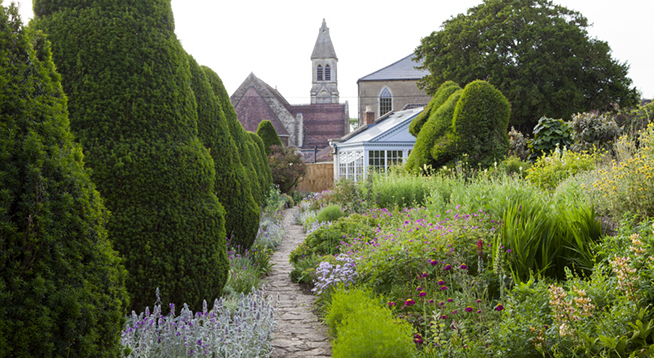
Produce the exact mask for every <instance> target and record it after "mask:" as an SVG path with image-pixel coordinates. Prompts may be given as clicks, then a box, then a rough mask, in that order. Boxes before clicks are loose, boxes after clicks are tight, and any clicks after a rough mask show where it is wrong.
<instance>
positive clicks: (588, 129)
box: [570, 113, 621, 152]
mask: <svg viewBox="0 0 654 358" xmlns="http://www.w3.org/2000/svg"><path fill="white" fill-rule="evenodd" d="M571 125H572V146H571V147H570V149H572V150H574V151H575V152H580V151H594V150H601V151H607V150H609V149H611V147H612V146H613V142H614V141H615V140H616V139H617V137H618V135H619V134H620V132H621V131H620V128H619V127H618V125H617V124H616V123H615V121H614V120H613V119H611V117H610V116H608V115H599V114H597V113H578V114H576V115H574V116H572V122H571Z"/></svg>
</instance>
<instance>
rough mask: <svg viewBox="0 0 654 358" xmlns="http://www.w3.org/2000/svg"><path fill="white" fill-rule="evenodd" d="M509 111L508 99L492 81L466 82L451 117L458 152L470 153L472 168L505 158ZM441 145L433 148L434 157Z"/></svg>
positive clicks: (507, 145)
mask: <svg viewBox="0 0 654 358" xmlns="http://www.w3.org/2000/svg"><path fill="white" fill-rule="evenodd" d="M510 113H511V106H510V105H509V101H508V100H507V99H506V98H505V97H504V95H502V93H501V92H500V91H498V90H497V89H496V88H495V87H494V86H493V85H491V84H490V83H488V82H486V81H474V82H471V83H469V84H468V85H466V86H465V88H464V89H463V93H461V98H460V99H459V101H458V102H457V104H456V109H455V110H454V117H453V119H452V127H453V128H454V132H455V139H454V141H453V142H454V143H455V145H454V146H455V148H456V149H455V150H456V153H461V154H462V153H465V154H467V155H468V164H469V165H470V166H472V167H473V168H474V167H477V166H478V165H480V166H481V167H482V168H488V167H490V166H492V165H493V163H494V162H499V161H501V160H502V159H504V157H505V156H506V155H507V153H508V152H509V137H508V134H507V132H508V125H509V116H510ZM438 146H439V145H438V144H437V145H436V146H435V147H434V150H433V151H432V155H433V156H434V158H436V155H435V152H434V151H435V150H436V147H438Z"/></svg>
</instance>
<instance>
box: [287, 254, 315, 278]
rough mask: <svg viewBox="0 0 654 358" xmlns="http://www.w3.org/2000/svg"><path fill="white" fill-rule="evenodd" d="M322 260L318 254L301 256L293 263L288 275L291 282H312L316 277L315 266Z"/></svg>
mask: <svg viewBox="0 0 654 358" xmlns="http://www.w3.org/2000/svg"><path fill="white" fill-rule="evenodd" d="M320 262H322V258H321V257H320V256H318V255H311V254H310V255H309V256H306V257H302V259H301V260H298V261H297V262H295V263H293V269H292V270H291V272H290V273H289V277H290V278H291V280H292V281H293V282H297V283H308V284H312V283H313V280H314V279H315V278H316V268H317V267H318V265H319V264H320Z"/></svg>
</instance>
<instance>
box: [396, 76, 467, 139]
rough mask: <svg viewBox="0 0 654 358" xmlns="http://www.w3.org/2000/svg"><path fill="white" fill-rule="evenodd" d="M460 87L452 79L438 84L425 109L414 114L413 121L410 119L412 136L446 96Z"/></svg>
mask: <svg viewBox="0 0 654 358" xmlns="http://www.w3.org/2000/svg"><path fill="white" fill-rule="evenodd" d="M460 89H461V87H459V85H458V84H456V83H454V82H452V81H445V82H444V83H443V84H442V85H440V86H439V87H438V90H437V91H436V93H435V94H434V96H433V97H432V99H431V100H430V101H429V103H428V104H427V106H426V107H425V109H424V110H423V111H422V112H421V113H420V114H419V115H418V116H416V118H414V119H413V121H411V124H410V125H409V133H411V134H412V135H413V136H414V137H418V135H419V134H420V131H421V130H422V127H423V126H424V125H425V124H426V123H427V121H428V120H429V118H430V117H431V116H432V113H433V112H434V111H436V110H438V108H439V107H440V106H442V105H443V103H445V101H447V99H448V98H450V96H451V95H452V93H454V92H456V91H458V90H460Z"/></svg>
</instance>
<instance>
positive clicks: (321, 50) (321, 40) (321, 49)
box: [311, 19, 338, 60]
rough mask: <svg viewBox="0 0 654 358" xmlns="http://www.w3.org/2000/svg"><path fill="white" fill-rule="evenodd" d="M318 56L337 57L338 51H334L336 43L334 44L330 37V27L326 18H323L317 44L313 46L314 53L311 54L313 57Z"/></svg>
mask: <svg viewBox="0 0 654 358" xmlns="http://www.w3.org/2000/svg"><path fill="white" fill-rule="evenodd" d="M316 58H334V59H337V60H338V58H337V57H336V51H334V45H332V39H331V37H329V27H327V23H326V22H325V19H322V26H321V27H320V31H319V32H318V39H317V40H316V45H315V46H314V47H313V53H312V54H311V59H312V60H313V59H316Z"/></svg>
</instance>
